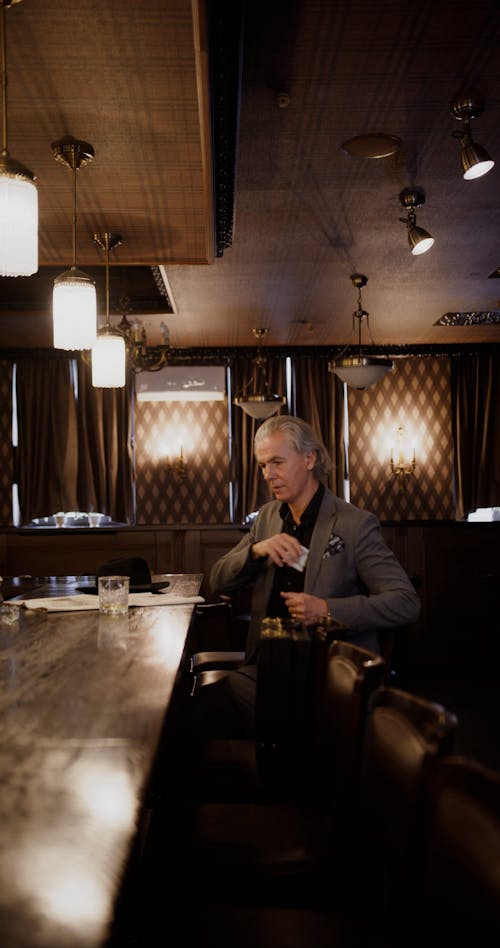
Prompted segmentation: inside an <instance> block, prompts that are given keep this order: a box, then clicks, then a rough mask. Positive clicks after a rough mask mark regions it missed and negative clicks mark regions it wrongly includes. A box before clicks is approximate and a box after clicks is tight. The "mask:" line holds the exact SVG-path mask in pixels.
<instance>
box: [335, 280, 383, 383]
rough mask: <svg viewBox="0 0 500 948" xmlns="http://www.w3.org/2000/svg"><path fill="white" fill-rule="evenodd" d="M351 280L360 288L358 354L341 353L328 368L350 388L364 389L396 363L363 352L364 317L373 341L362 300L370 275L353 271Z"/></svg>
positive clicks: (354, 319) (357, 314)
mask: <svg viewBox="0 0 500 948" xmlns="http://www.w3.org/2000/svg"><path fill="white" fill-rule="evenodd" d="M351 282H352V284H353V286H355V287H357V289H358V308H357V310H356V312H354V313H353V314H352V332H353V334H354V329H355V325H356V320H357V322H358V352H357V355H353V356H342V355H340V356H339V357H338V358H337V359H335V360H334V361H333V362H330V363H329V364H328V370H329V371H330V372H334V373H335V375H338V377H339V379H341V381H342V382H345V383H346V385H349V386H350V388H357V389H361V390H363V389H365V388H369V387H370V385H374V384H375V382H379V381H380V379H382V378H383V377H384V375H385V374H386V372H389V371H390V369H393V368H394V363H393V361H392V359H383V358H378V357H375V356H367V355H364V354H363V351H362V348H361V325H362V322H363V320H364V319H366V327H367V329H368V333H369V335H370V341H371V342H372V343H373V340H372V338H371V332H370V322H369V313H367V312H366V310H365V309H363V307H362V301H361V289H362V287H363V286H366V284H367V283H368V277H366V276H365V275H364V273H353V274H352V276H351ZM347 348H349V347H348V346H346V349H347ZM344 351H345V350H344Z"/></svg>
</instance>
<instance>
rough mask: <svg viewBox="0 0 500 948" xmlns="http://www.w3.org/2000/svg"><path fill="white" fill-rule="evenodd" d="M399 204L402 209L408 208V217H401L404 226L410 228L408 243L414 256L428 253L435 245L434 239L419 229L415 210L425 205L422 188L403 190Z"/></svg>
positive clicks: (421, 228) (425, 231)
mask: <svg viewBox="0 0 500 948" xmlns="http://www.w3.org/2000/svg"><path fill="white" fill-rule="evenodd" d="M399 203H400V204H401V206H402V207H406V208H408V217H400V218H399V219H400V221H401V223H402V224H406V226H407V227H408V243H409V245H410V250H411V252H412V254H413V256H418V255H419V254H421V253H427V251H428V250H430V249H431V247H432V245H433V243H434V237H431V235H430V234H429V232H428V231H427V230H424V229H423V227H417V219H416V215H415V208H416V207H422V206H423V205H424V204H425V193H424V191H423V190H422V188H403V190H402V191H401V193H400V195H399Z"/></svg>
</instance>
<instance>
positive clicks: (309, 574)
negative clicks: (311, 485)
mask: <svg viewBox="0 0 500 948" xmlns="http://www.w3.org/2000/svg"><path fill="white" fill-rule="evenodd" d="M336 515H337V503H336V499H335V495H334V494H332V492H331V491H329V490H326V491H325V496H324V497H323V501H322V503H321V507H320V508H319V513H318V516H317V519H316V524H315V527H314V530H313V535H312V537H311V546H310V548H309V557H308V560H307V566H306V575H305V579H304V592H307V593H312V592H313V590H314V588H315V585H316V580H317V578H318V573H319V570H320V567H321V562H322V560H323V554H324V552H325V550H326V548H327V546H328V540H329V539H330V536H331V534H332V532H333V524H334V523H335V518H336Z"/></svg>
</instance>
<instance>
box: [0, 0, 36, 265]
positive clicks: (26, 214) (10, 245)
mask: <svg viewBox="0 0 500 948" xmlns="http://www.w3.org/2000/svg"><path fill="white" fill-rule="evenodd" d="M20 2H21V0H0V7H1V11H0V13H1V16H0V24H1V37H0V40H1V47H2V151H1V153H0V276H10V277H17V276H31V275H32V274H33V273H36V272H37V270H38V193H37V189H36V185H35V183H34V182H35V176H34V174H33V172H32V171H29V170H28V168H25V167H24V165H22V164H20V163H19V162H18V161H15V160H14V159H13V158H11V157H10V155H9V152H8V148H7V52H6V45H7V44H6V28H5V9H6V7H10V6H12V5H13V4H14V3H20Z"/></svg>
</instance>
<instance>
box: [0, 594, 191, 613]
mask: <svg viewBox="0 0 500 948" xmlns="http://www.w3.org/2000/svg"><path fill="white" fill-rule="evenodd" d="M128 602H129V606H182V605H191V604H195V603H198V602H205V600H204V598H203V596H174V595H172V594H168V593H166V594H165V595H160V594H159V593H149V592H146V593H130V595H129V599H128ZM12 605H13V606H23V607H24V608H25V609H44V610H45V611H46V612H82V611H85V610H88V609H94V610H96V611H97V610H98V609H99V597H98V596H93V595H90V594H89V593H78V594H76V595H74V596H47V597H46V598H44V599H16V601H15V602H13V603H12Z"/></svg>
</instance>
